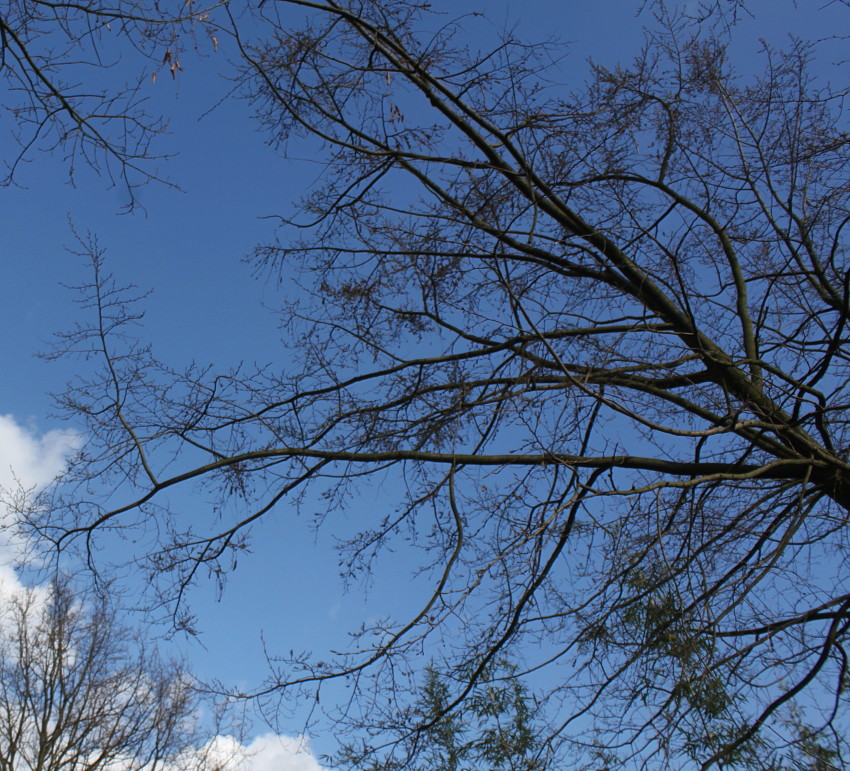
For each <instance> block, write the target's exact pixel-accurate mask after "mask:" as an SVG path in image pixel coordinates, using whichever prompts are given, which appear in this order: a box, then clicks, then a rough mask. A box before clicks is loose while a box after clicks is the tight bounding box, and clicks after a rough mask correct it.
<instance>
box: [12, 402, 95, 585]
mask: <svg viewBox="0 0 850 771" xmlns="http://www.w3.org/2000/svg"><path fill="white" fill-rule="evenodd" d="M80 441H81V437H80V436H79V434H77V433H75V432H73V431H61V430H53V431H48V432H47V433H46V434H39V433H38V432H37V431H36V430H35V429H34V428H31V427H26V426H23V425H21V424H20V423H18V422H17V421H16V420H15V418H14V417H13V416H12V415H0V598H3V597H9V596H10V595H11V594H15V593H17V592H20V591H21V590H22V588H23V587H22V586H21V583H20V581H18V577H17V575H15V571H14V570H13V568H12V567H11V564H12V563H13V562H14V560H15V557H16V556H17V552H18V549H17V546H18V544H17V542H16V540H15V536H14V524H15V522H14V512H13V510H12V509H10V508H9V507H7V506H5V505H3V503H2V500H3V499H6V500H8V499H16V500H17V501H20V500H21V497H22V496H24V497H25V496H27V495H34V494H37V493H38V492H39V491H41V490H43V489H44V488H45V487H47V486H48V485H49V484H50V483H51V482H53V481H54V480H55V479H56V477H58V476H59V474H61V473H62V471H63V470H64V468H65V464H66V460H67V458H68V456H69V455H70V454H71V453H72V452H73V451H74V450H76V449H77V448H78V447H79V446H80Z"/></svg>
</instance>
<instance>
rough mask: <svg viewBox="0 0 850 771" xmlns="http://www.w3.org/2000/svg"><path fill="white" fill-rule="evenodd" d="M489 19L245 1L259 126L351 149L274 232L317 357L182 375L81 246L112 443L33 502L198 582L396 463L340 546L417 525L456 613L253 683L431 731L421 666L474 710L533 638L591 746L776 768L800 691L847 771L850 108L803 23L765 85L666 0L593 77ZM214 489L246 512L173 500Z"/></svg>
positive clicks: (375, 541) (180, 584) (562, 715)
mask: <svg viewBox="0 0 850 771" xmlns="http://www.w3.org/2000/svg"><path fill="white" fill-rule="evenodd" d="M465 23H471V22H468V21H467V22H459V23H448V24H447V23H445V21H444V19H442V17H433V16H430V15H428V12H427V9H426V8H425V6H424V5H422V4H419V3H416V2H413V0H394V1H393V2H386V1H383V2H377V1H376V0H351V1H349V0H289V1H286V0H280V1H279V2H273V3H272V2H269V3H262V4H261V8H260V9H259V11H258V14H257V16H256V18H254V20H253V22H252V25H251V26H250V28H249V29H248V30H247V31H242V30H240V29H239V27H238V25H236V24H234V26H233V27H232V29H231V35H232V39H233V40H234V41H235V42H236V44H237V45H238V46H239V48H240V50H241V54H242V56H243V61H244V67H243V70H242V78H243V84H244V89H245V92H246V94H247V95H248V96H249V97H250V99H251V100H252V102H253V105H254V108H255V110H256V114H257V116H258V119H259V121H260V122H261V124H262V125H263V126H264V127H265V128H266V129H267V130H268V131H269V133H270V135H271V137H272V139H273V140H274V141H275V142H276V143H279V145H280V146H283V147H285V146H286V143H287V142H297V141H303V142H306V143H308V144H309V146H310V147H311V148H312V149H313V150H314V151H315V152H316V153H319V152H323V153H324V158H325V160H326V169H325V172H324V174H323V176H322V178H321V182H320V183H319V184H318V185H317V186H316V187H315V188H314V189H313V190H312V191H310V192H309V194H307V195H306V196H305V198H304V200H303V202H302V207H301V211H302V216H301V218H298V219H295V220H289V219H285V220H284V219H282V221H281V235H280V240H279V242H278V243H275V244H270V245H267V246H265V247H262V248H260V249H258V250H257V254H256V259H257V265H258V270H260V271H265V272H266V275H268V276H271V277H276V276H279V277H280V280H281V293H282V296H283V298H284V299H283V301H282V310H281V314H282V318H283V320H284V321H285V322H286V324H287V340H289V341H292V345H293V347H294V349H295V350H294V352H293V354H292V355H291V356H290V357H288V358H287V359H286V360H285V361H284V362H283V363H281V365H280V371H279V372H276V371H274V369H273V368H272V367H266V368H263V369H261V370H257V371H255V372H249V371H247V370H246V369H244V368H243V369H241V370H238V371H233V372H215V371H214V370H212V369H198V368H191V369H188V370H186V371H185V372H181V373H176V372H174V371H173V370H171V369H169V368H167V367H165V366H164V365H161V364H159V363H158V362H157V361H156V360H155V359H154V358H153V355H152V354H151V352H150V351H149V350H148V349H147V348H146V347H144V346H143V345H141V344H136V343H133V342H132V340H131V339H130V337H131V335H132V329H131V327H130V326H128V325H129V324H131V323H132V322H135V321H136V320H137V317H136V315H135V312H134V311H133V310H132V306H128V305H127V304H126V303H125V302H124V300H125V299H126V296H125V295H126V293H122V291H121V290H120V288H118V287H116V286H115V285H114V284H112V283H110V281H109V280H108V279H106V278H104V276H103V275H102V265H101V261H100V257H99V251H98V249H97V248H96V247H95V246H94V245H91V246H90V249H89V251H91V252H92V253H93V254H94V256H95V261H94V262H95V269H96V275H95V280H94V281H93V282H92V283H91V284H89V285H88V286H87V287H85V288H84V295H85V297H86V301H87V303H88V304H89V306H90V308H91V309H92V311H93V313H92V318H93V319H94V321H93V322H92V324H91V325H90V326H87V325H82V326H80V327H79V328H77V329H75V330H73V331H72V332H71V333H69V334H68V335H66V336H65V337H64V338H63V342H62V344H61V345H60V353H61V352H65V353H76V354H83V355H85V356H86V357H89V358H92V357H93V356H96V357H99V359H100V360H101V361H102V362H103V364H104V367H103V369H101V370H98V371H95V372H93V374H91V375H87V376H85V379H81V380H80V381H79V382H78V384H77V385H76V386H75V387H74V388H73V389H72V390H70V391H69V392H68V393H67V394H66V396H65V397H64V406H65V407H66V408H67V409H68V410H69V411H70V412H71V413H72V414H74V415H75V416H81V415H82V416H84V417H85V418H86V419H87V420H88V426H89V431H90V436H91V443H90V445H89V447H88V449H87V451H86V454H85V456H84V457H83V458H82V459H81V460H80V462H79V464H78V465H77V466H76V468H75V471H74V474H75V475H76V476H75V477H74V476H72V479H71V480H69V486H68V487H67V488H66V493H65V497H64V498H62V499H61V500H60V501H58V502H54V504H53V505H49V504H48V502H43V506H42V509H41V510H40V511H41V512H42V513H41V514H38V515H36V514H34V515H33V518H32V519H33V524H34V525H35V526H36V528H37V530H38V532H39V533H40V534H42V535H44V536H46V537H48V538H49V539H50V540H51V541H52V542H54V543H57V544H67V543H69V542H70V541H72V540H74V539H75V538H77V539H79V537H82V539H83V541H84V542H85V543H86V544H90V543H91V539H93V538H95V537H97V535H98V533H99V532H101V531H103V530H105V529H109V528H113V527H118V528H120V527H133V526H141V527H148V526H149V524H150V523H151V522H153V521H156V522H158V523H159V526H160V527H161V528H162V529H161V532H166V533H168V538H166V539H164V540H163V541H162V542H161V543H160V544H159V546H158V547H157V548H156V549H155V550H154V552H153V554H152V560H153V561H152V567H153V568H154V571H155V573H156V574H157V575H159V576H161V577H163V576H170V578H171V580H172V581H173V584H172V586H173V587H176V591H175V592H174V593H173V594H171V595H169V597H170V598H171V599H172V600H173V601H174V602H175V603H179V600H180V597H181V596H182V590H183V588H184V587H185V586H186V585H187V584H188V583H190V582H192V581H193V580H194V579H195V578H196V577H198V576H199V575H201V574H202V573H203V571H204V570H209V571H211V572H212V573H213V574H214V575H216V576H220V575H222V574H224V573H226V571H227V570H228V567H229V559H230V555H231V554H232V552H233V550H235V549H238V548H239V547H240V546H241V545H242V544H243V542H244V538H245V537H246V535H247V533H248V531H249V529H250V528H251V527H253V526H255V525H256V526H261V525H260V524H259V523H260V522H261V520H262V518H263V517H264V516H265V515H266V514H267V513H268V512H270V511H271V510H272V509H274V508H276V507H278V508H279V507H283V506H286V505H296V504H297V503H298V502H299V501H301V500H305V501H308V502H310V501H312V502H313V503H310V504H309V505H310V507H311V508H315V507H316V506H317V504H315V503H314V502H315V501H316V500H317V498H316V497H307V498H302V493H303V492H304V490H308V489H309V490H311V491H312V493H313V494H314V496H315V495H318V494H320V493H321V494H322V495H323V496H324V497H323V498H321V499H318V500H321V501H322V503H321V506H322V507H323V511H322V512H321V517H322V519H323V520H324V521H325V526H327V527H330V528H333V522H334V518H335V515H336V513H337V511H338V510H339V509H341V508H343V507H346V506H356V505H358V503H357V501H358V499H357V497H356V495H357V494H358V492H360V493H362V492H363V491H368V490H369V486H370V483H371V481H372V480H373V479H376V478H380V479H385V478H386V476H387V475H388V474H395V475H397V477H398V479H399V480H401V481H403V484H399V486H398V488H397V489H398V490H401V491H402V492H400V493H399V498H398V499H397V500H394V501H388V502H387V503H386V506H385V507H384V509H383V510H380V509H379V508H376V506H375V504H374V501H372V502H371V505H368V506H367V505H363V506H361V508H360V510H359V514H358V516H359V517H360V518H361V519H362V521H363V523H364V524H363V528H362V531H361V532H360V534H359V535H358V536H357V537H355V538H353V539H352V540H351V541H350V542H348V543H346V544H345V545H344V554H345V555H346V560H347V561H346V563H345V564H346V565H347V568H348V570H349V571H350V572H351V574H355V573H357V572H358V571H360V570H368V569H369V568H370V566H371V565H372V564H373V560H375V559H379V558H380V555H381V551H382V549H383V548H384V547H385V546H386V545H387V544H393V543H396V542H398V541H401V540H405V539H406V540H407V541H408V542H409V548H410V549H411V550H413V551H415V550H419V551H418V553H419V554H420V556H421V560H420V562H419V563H418V564H417V565H416V569H417V570H418V571H419V574H420V579H421V577H422V576H431V577H432V580H433V590H432V592H431V593H430V598H429V599H428V600H427V602H426V603H424V605H423V606H422V607H417V608H412V609H411V612H410V615H409V617H407V618H402V619H397V620H395V621H393V622H387V623H386V624H382V625H381V626H379V627H375V628H369V629H366V630H363V632H362V633H361V634H360V635H359V636H358V637H357V638H356V640H357V642H356V643H355V644H354V647H353V648H352V650H349V651H344V652H343V653H340V654H339V655H321V656H318V655H317V657H316V658H315V659H313V658H303V657H297V658H293V659H292V660H290V661H283V662H282V663H280V665H279V666H277V667H276V669H275V672H274V673H273V675H272V678H271V680H270V682H269V683H268V684H267V687H265V688H264V689H262V690H261V691H260V692H258V694H257V696H258V697H260V698H265V699H267V700H271V699H273V698H278V697H280V698H289V697H292V698H295V699H297V698H313V697H314V696H315V694H316V693H317V692H318V690H319V688H320V687H321V686H322V684H323V683H324V682H326V681H328V680H333V679H340V678H341V679H347V680H348V681H349V682H350V684H351V686H352V692H353V693H354V696H353V697H352V698H351V700H350V701H349V702H347V704H346V705H345V707H344V709H342V710H341V711H340V712H339V713H336V714H334V715H333V717H334V719H336V720H337V721H338V725H339V726H341V727H349V728H351V729H352V730H356V731H361V732H365V735H367V736H369V737H372V738H373V740H374V742H375V743H376V745H377V744H382V743H383V744H386V743H391V742H392V741H393V740H394V737H396V738H398V737H401V738H403V739H405V742H406V744H405V742H402V741H400V742H399V744H398V746H399V747H401V746H407V744H409V741H408V739H409V737H410V736H411V735H413V734H415V733H416V732H417V731H427V729H428V727H429V725H430V724H429V723H427V721H425V722H423V721H422V720H419V721H417V719H416V715H415V713H413V712H410V711H405V710H404V709H403V708H402V707H401V706H400V704H401V703H403V697H402V694H403V692H404V690H405V689H406V688H409V689H411V690H412V691H414V692H415V672H416V669H417V667H418V666H419V665H420V664H421V662H422V656H423V655H434V654H435V652H437V653H438V656H437V658H438V660H439V661H440V662H441V663H442V667H441V668H442V671H443V674H444V675H445V680H444V682H446V683H450V684H451V687H450V690H451V694H450V696H449V697H447V699H446V702H445V713H446V714H449V713H451V711H452V710H454V709H456V708H458V707H459V705H461V704H462V703H463V701H464V700H465V699H466V698H467V697H469V695H470V694H471V693H473V691H474V689H475V685H476V683H477V682H478V680H479V679H480V678H481V676H482V673H484V672H486V671H487V670H488V667H490V666H491V665H492V663H493V662H495V661H496V660H498V658H499V657H500V656H502V655H504V654H505V653H506V652H508V653H509V654H510V655H512V656H514V657H518V656H521V657H522V660H523V661H524V662H525V664H526V666H527V669H529V670H535V671H538V672H544V673H546V681H547V682H548V683H549V685H550V689H551V690H550V692H549V694H548V697H547V698H548V704H549V714H550V715H551V716H552V726H551V734H550V736H549V741H550V743H551V745H552V747H556V746H557V747H559V749H560V750H561V751H564V752H568V751H570V752H574V753H575V754H576V756H577V757H576V759H575V760H574V761H572V762H574V763H575V764H576V767H585V766H582V765H581V764H583V763H584V764H588V765H587V766H586V767H588V768H590V767H602V766H605V765H606V764H607V767H617V768H621V767H622V768H626V767H636V768H642V767H647V765H648V766H649V767H652V768H661V767H672V768H683V767H688V764H693V765H694V766H695V767H703V768H709V767H727V768H728V767H752V768H765V769H766V768H779V767H782V764H783V763H784V762H785V760H783V758H785V757H786V756H787V755H788V753H789V752H793V751H792V750H789V749H788V747H789V744H793V743H794V742H796V744H797V747H798V750H797V751H799V747H800V746H803V745H801V743H800V742H801V740H800V735H801V732H800V731H797V730H791V728H789V725H790V724H791V723H790V722H789V721H791V718H790V717H789V715H791V714H792V711H793V710H797V712H795V713H794V714H797V715H804V716H806V719H807V720H809V721H810V722H811V725H810V726H809V727H807V728H806V729H805V731H803V733H804V734H805V737H806V741H808V742H809V744H808V745H806V746H814V745H812V742H814V743H815V744H816V743H817V742H821V743H822V744H823V745H824V746H827V745H828V747H829V750H828V751H829V752H830V753H833V755H830V756H829V757H836V758H838V760H836V761H835V762H836V763H838V764H839V765H840V764H841V763H842V762H843V761H841V756H840V755H835V754H834V753H839V752H840V751H841V742H840V737H841V734H842V728H841V726H842V725H843V723H842V720H843V715H844V714H845V710H846V699H847V692H846V686H847V677H848V672H847V654H846V650H845V645H846V641H847V634H848V628H850V593H848V585H850V584H848V577H849V576H848V567H847V565H848V561H847V557H848V546H849V545H850V544H848V533H850V528H849V527H848V511H850V463H848V447H850V433H848V418H847V415H848V402H847V398H848V396H847V388H848V351H847V350H845V348H846V343H847V340H848V329H847V318H848V298H850V264H848V255H847V236H846V232H847V230H846V226H847V223H848V222H850V208H848V195H850V189H848V175H847V170H848V149H850V148H848V134H847V131H846V118H845V115H844V114H843V113H842V108H843V107H844V99H845V96H846V94H845V93H844V92H843V91H842V90H841V89H840V88H833V87H832V86H831V85H830V83H829V80H828V78H824V77H823V74H822V71H820V70H819V69H818V65H817V59H816V55H817V53H818V50H819V49H818V46H817V45H815V44H814V43H810V42H807V41H801V40H792V41H791V42H789V44H788V47H787V48H786V49H785V50H777V49H772V48H769V47H765V49H764V50H763V52H762V55H761V64H762V65H763V67H762V71H761V72H760V73H759V74H758V75H756V76H747V77H745V76H743V75H739V74H736V71H735V69H734V67H733V63H732V62H731V61H730V58H729V55H728V53H727V48H726V46H725V45H724V43H723V40H720V39H715V38H712V37H711V36H709V35H707V33H705V32H700V31H699V30H698V28H696V27H694V26H693V24H692V22H691V21H689V20H677V19H676V18H675V17H670V16H669V15H667V16H665V15H663V14H662V15H661V16H660V17H659V19H658V21H657V23H656V24H655V25H654V26H653V27H652V28H651V30H652V31H651V32H650V33H649V37H648V39H647V44H646V47H645V49H644V51H643V52H642V53H641V55H640V56H639V57H638V58H637V59H636V60H635V61H634V62H632V63H631V64H629V65H621V66H620V67H618V68H615V69H606V68H604V67H601V66H596V67H594V68H593V71H592V74H591V77H590V80H589V81H588V82H587V83H585V84H584V85H581V86H578V85H574V86H572V87H571V88H569V89H568V88H567V87H565V86H563V85H560V84H559V82H558V80H559V77H560V75H559V70H558V57H557V54H558V53H559V49H558V48H557V46H556V47H554V48H552V47H548V48H547V47H535V46H528V45H524V44H521V43H520V42H518V41H516V40H514V39H510V38H509V39H505V40H503V41H502V42H501V44H499V45H497V46H494V47H492V48H490V49H487V50H486V51H485V52H484V53H480V52H477V51H476V50H473V49H472V48H471V47H470V46H467V45H464V44H463V35H464V34H465V32H464V30H465V27H464V24H465ZM842 88H843V86H842ZM75 480H76V482H77V483H78V484H79V485H91V484H92V483H94V482H95V481H96V482H97V484H99V485H101V487H100V488H99V489H108V490H110V491H113V490H114V491H116V492H115V494H114V495H111V496H108V497H107V499H106V500H95V499H94V498H93V497H92V496H91V495H89V496H86V497H84V498H81V497H75V496H74V489H75V488H74V485H73V482H74V481H75ZM194 483H197V484H207V485H211V486H213V488H215V489H217V490H218V491H219V493H220V495H221V498H222V506H221V507H220V509H219V514H220V516H221V517H223V518H224V525H223V526H222V527H221V529H220V530H217V531H209V530H199V529H198V527H199V525H198V523H197V521H196V519H194V518H193V517H192V516H191V513H189V512H181V511H179V510H177V511H169V510H168V508H167V496H168V491H169V490H170V489H171V488H174V487H176V486H180V485H182V486H186V485H191V484H194ZM77 489H79V488H77ZM116 496H118V497H117V498H116ZM57 512H58V513H57ZM175 613H176V614H177V617H178V619H179V605H175ZM387 692H391V693H394V694H396V696H397V699H394V700H392V701H391V702H390V703H388V702H387V700H386V698H382V694H384V695H385V694H386V693H387ZM815 702H816V703H817V706H818V708H817V709H814V708H813V704H814V703H815ZM791 722H793V721H791ZM807 725H808V724H807ZM818 746H820V745H818ZM825 751H826V750H825ZM788 762H790V761H788ZM593 763H596V765H595V766H594V765H593Z"/></svg>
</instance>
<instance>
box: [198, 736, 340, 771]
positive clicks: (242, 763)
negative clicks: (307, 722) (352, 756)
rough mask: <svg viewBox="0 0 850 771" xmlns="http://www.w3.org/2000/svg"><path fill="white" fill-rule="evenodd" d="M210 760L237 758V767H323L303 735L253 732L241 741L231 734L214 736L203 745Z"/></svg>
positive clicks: (286, 770) (253, 770) (319, 770)
mask: <svg viewBox="0 0 850 771" xmlns="http://www.w3.org/2000/svg"><path fill="white" fill-rule="evenodd" d="M207 753H208V754H207V757H208V758H209V759H211V760H219V761H226V760H230V761H234V760H236V761H238V767H239V769H240V771H326V769H325V768H324V767H323V766H321V765H320V764H319V761H318V760H317V759H316V756H315V755H313V752H312V751H311V749H310V744H309V741H308V740H307V739H306V738H305V737H304V736H279V735H277V734H273V733H267V734H262V735H261V736H257V737H256V738H255V739H254V740H253V741H251V743H250V744H247V745H244V744H242V743H240V742H239V741H238V740H237V739H234V738H233V737H231V736H217V737H216V738H215V739H213V741H212V742H211V744H210V745H208V747H207Z"/></svg>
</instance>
